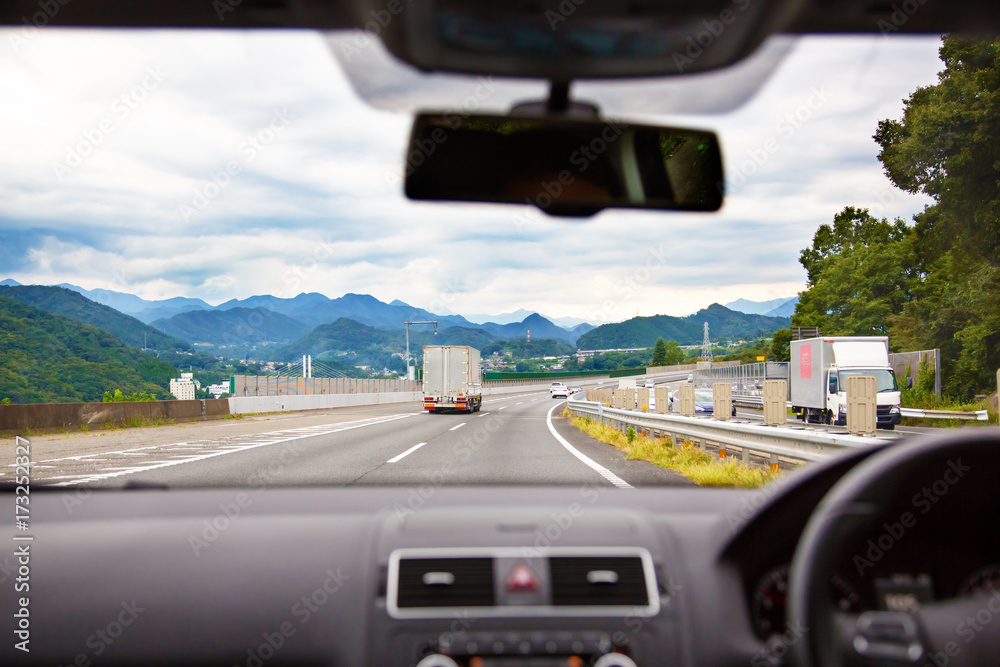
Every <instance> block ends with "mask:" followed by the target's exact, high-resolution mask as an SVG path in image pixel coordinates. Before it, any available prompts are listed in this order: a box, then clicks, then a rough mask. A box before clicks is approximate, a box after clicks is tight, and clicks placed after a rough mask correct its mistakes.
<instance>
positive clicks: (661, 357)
mask: <svg viewBox="0 0 1000 667" xmlns="http://www.w3.org/2000/svg"><path fill="white" fill-rule="evenodd" d="M666 364H667V344H666V343H665V342H663V336H660V337H659V338H657V339H656V345H654V346H653V358H652V359H651V360H650V362H649V365H650V366H665V365H666Z"/></svg>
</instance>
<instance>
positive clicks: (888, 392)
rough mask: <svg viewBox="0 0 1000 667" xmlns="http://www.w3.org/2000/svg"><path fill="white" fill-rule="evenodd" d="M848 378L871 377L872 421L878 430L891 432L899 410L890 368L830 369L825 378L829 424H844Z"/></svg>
mask: <svg viewBox="0 0 1000 667" xmlns="http://www.w3.org/2000/svg"><path fill="white" fill-rule="evenodd" d="M851 375H872V376H874V377H875V381H876V383H877V385H878V396H877V398H876V412H875V417H876V419H877V421H878V426H879V428H885V429H889V430H892V429H893V428H895V426H896V424H898V423H899V422H900V421H901V420H902V416H901V413H900V409H899V401H900V393H899V385H898V384H897V382H896V373H895V372H894V371H893V370H892V369H891V368H838V367H837V366H831V367H830V371H829V373H828V374H827V408H828V410H829V412H830V422H831V423H833V424H836V425H838V426H843V425H845V424H847V378H848V377H849V376H851Z"/></svg>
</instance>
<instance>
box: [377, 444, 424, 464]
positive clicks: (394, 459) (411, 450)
mask: <svg viewBox="0 0 1000 667" xmlns="http://www.w3.org/2000/svg"><path fill="white" fill-rule="evenodd" d="M426 444H427V443H426V442H421V443H419V444H417V445H413V446H412V447H410V448H409V449H407V450H406V451H405V452H403V453H402V454H400V455H399V456H393V457H392V458H391V459H389V460H388V461H386V463H397V462H398V461H400V460H402V458H403V457H404V456H406V455H407V454H412V453H413V452H415V451H417V450H418V449H420V448H421V447H423V446H424V445H426Z"/></svg>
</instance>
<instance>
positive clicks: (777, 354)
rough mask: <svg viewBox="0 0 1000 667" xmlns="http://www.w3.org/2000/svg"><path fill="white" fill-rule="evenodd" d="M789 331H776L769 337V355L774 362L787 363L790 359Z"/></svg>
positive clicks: (790, 339)
mask: <svg viewBox="0 0 1000 667" xmlns="http://www.w3.org/2000/svg"><path fill="white" fill-rule="evenodd" d="M791 342H792V330H791V329H778V330H777V331H775V332H774V336H772V337H771V354H772V355H773V356H774V360H775V361H789V360H790V359H791Z"/></svg>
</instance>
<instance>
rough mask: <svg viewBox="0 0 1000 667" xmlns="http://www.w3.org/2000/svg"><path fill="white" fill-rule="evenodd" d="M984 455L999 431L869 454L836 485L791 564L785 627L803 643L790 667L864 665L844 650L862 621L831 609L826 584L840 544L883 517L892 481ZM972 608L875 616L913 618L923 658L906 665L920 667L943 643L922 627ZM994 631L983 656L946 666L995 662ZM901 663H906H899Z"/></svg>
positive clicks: (938, 607)
mask: <svg viewBox="0 0 1000 667" xmlns="http://www.w3.org/2000/svg"><path fill="white" fill-rule="evenodd" d="M986 451H989V452H990V454H991V455H992V456H994V457H995V456H997V452H998V451H1000V432H998V431H995V430H992V429H990V430H986V429H966V430H963V431H957V432H953V433H947V434H944V435H943V436H938V435H933V436H924V437H920V438H914V439H912V440H907V441H906V442H901V443H899V444H898V445H896V446H891V447H888V448H886V449H885V450H884V451H881V452H878V453H876V454H873V455H872V456H871V457H869V458H868V459H866V460H865V461H863V462H862V463H860V464H859V465H858V466H857V467H856V468H854V469H853V470H851V471H850V472H849V473H848V474H847V475H845V476H844V477H843V478H842V479H841V480H840V481H839V482H837V484H836V485H834V487H833V488H832V489H831V490H830V492H829V493H828V494H827V495H826V496H825V497H824V498H823V500H822V501H821V502H820V504H819V505H818V506H817V507H816V510H815V511H814V512H813V514H812V516H811V517H810V519H809V522H808V523H807V524H806V529H805V531H804V532H803V534H802V537H801V539H800V540H799V544H798V547H797V548H796V550H795V555H794V557H793V559H792V566H791V573H790V585H789V589H790V599H789V610H788V612H789V613H788V619H789V626H790V628H798V632H797V634H798V636H801V637H802V639H801V640H800V641H798V642H797V643H795V644H794V645H792V646H790V647H789V657H790V658H791V659H792V662H793V664H795V665H797V666H798V667H834V666H836V667H840V666H841V665H844V664H846V663H852V664H853V663H855V662H861V663H862V664H863V663H864V661H865V658H864V657H863V656H861V655H860V654H858V653H854V654H848V653H845V649H846V650H852V649H851V646H856V644H854V642H855V641H856V639H855V638H856V637H857V635H856V634H854V633H856V632H857V630H858V629H857V624H858V622H859V621H860V619H861V617H860V616H853V617H852V616H849V615H845V614H843V613H840V612H839V611H838V610H837V609H836V608H835V607H834V604H833V601H832V600H831V599H830V595H829V581H830V579H831V577H832V576H833V575H834V574H836V572H837V568H838V566H839V565H840V564H841V563H842V562H843V557H844V556H845V555H846V553H845V552H846V549H847V548H849V547H846V546H844V545H848V544H852V540H851V538H852V537H857V533H856V531H858V530H859V526H860V525H861V524H864V525H868V524H869V523H870V522H871V520H872V519H873V518H878V517H880V516H884V515H882V514H880V513H879V511H880V508H879V506H878V503H877V499H878V496H880V495H884V493H885V489H886V488H892V486H893V485H892V477H894V476H896V477H897V478H899V477H902V476H904V475H905V473H906V472H909V471H912V470H915V469H919V468H920V467H921V466H926V465H927V464H928V463H933V462H935V461H939V462H946V461H948V460H957V459H960V458H961V457H963V456H964V457H966V460H972V459H974V458H976V457H982V455H983V454H984V452H986ZM880 487H881V488H880ZM970 599H972V598H970ZM970 604H971V603H969V602H966V601H964V600H963V601H959V602H958V603H954V602H945V603H942V604H937V603H930V604H928V605H927V606H928V607H929V608H931V609H930V610H929V613H927V614H925V613H924V612H923V610H921V611H920V612H917V613H915V614H902V613H901V612H876V613H875V614H878V613H881V614H887V615H892V614H895V615H896V619H895V620H898V621H900V622H903V621H904V619H903V616H910V617H911V618H912V620H913V622H914V624H915V626H916V627H915V631H916V635H917V637H918V641H919V642H920V644H921V648H922V652H921V654H920V655H919V656H917V657H915V658H911V659H910V661H911V664H923V662H921V660H926V657H925V656H927V655H930V654H931V653H932V652H933V653H937V652H939V651H940V650H941V647H940V646H935V644H936V643H937V642H939V641H943V640H942V638H941V637H931V636H929V634H928V630H929V629H933V628H929V627H928V625H941V624H942V623H941V619H942V618H950V617H949V616H948V614H951V616H952V617H957V618H959V619H961V618H962V616H961V614H964V613H966V611H967V608H968V607H970ZM978 604H982V603H981V602H979V603H978ZM949 607H950V610H949ZM868 614H873V612H868ZM942 614H943V615H944V616H943V617H942ZM862 616H864V614H863V615H862ZM883 619H885V620H887V621H888V620H889V616H883ZM924 621H928V622H927V623H925V622H924ZM893 622H895V621H893ZM948 622H950V621H948ZM992 625H994V626H998V627H996V628H993V630H992V631H991V633H990V635H989V636H990V637H991V639H989V640H987V641H986V642H984V643H983V644H985V646H986V647H992V648H985V649H984V646H983V645H981V646H979V647H978V650H977V651H976V652H975V653H973V652H971V651H967V652H966V654H965V656H962V657H963V658H964V659H963V660H961V661H951V663H950V664H951V665H956V664H964V663H966V661H968V664H977V663H976V656H977V655H981V654H985V655H991V654H993V655H994V659H995V656H996V655H1000V618H998V622H996V623H993V624H992ZM953 627H954V626H953ZM938 634H940V633H938ZM991 642H992V643H991ZM848 645H850V646H848ZM994 651H996V652H995V653H994ZM874 662H875V661H873V662H872V663H871V664H874ZM900 664H905V661H904V662H902V663H900Z"/></svg>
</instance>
